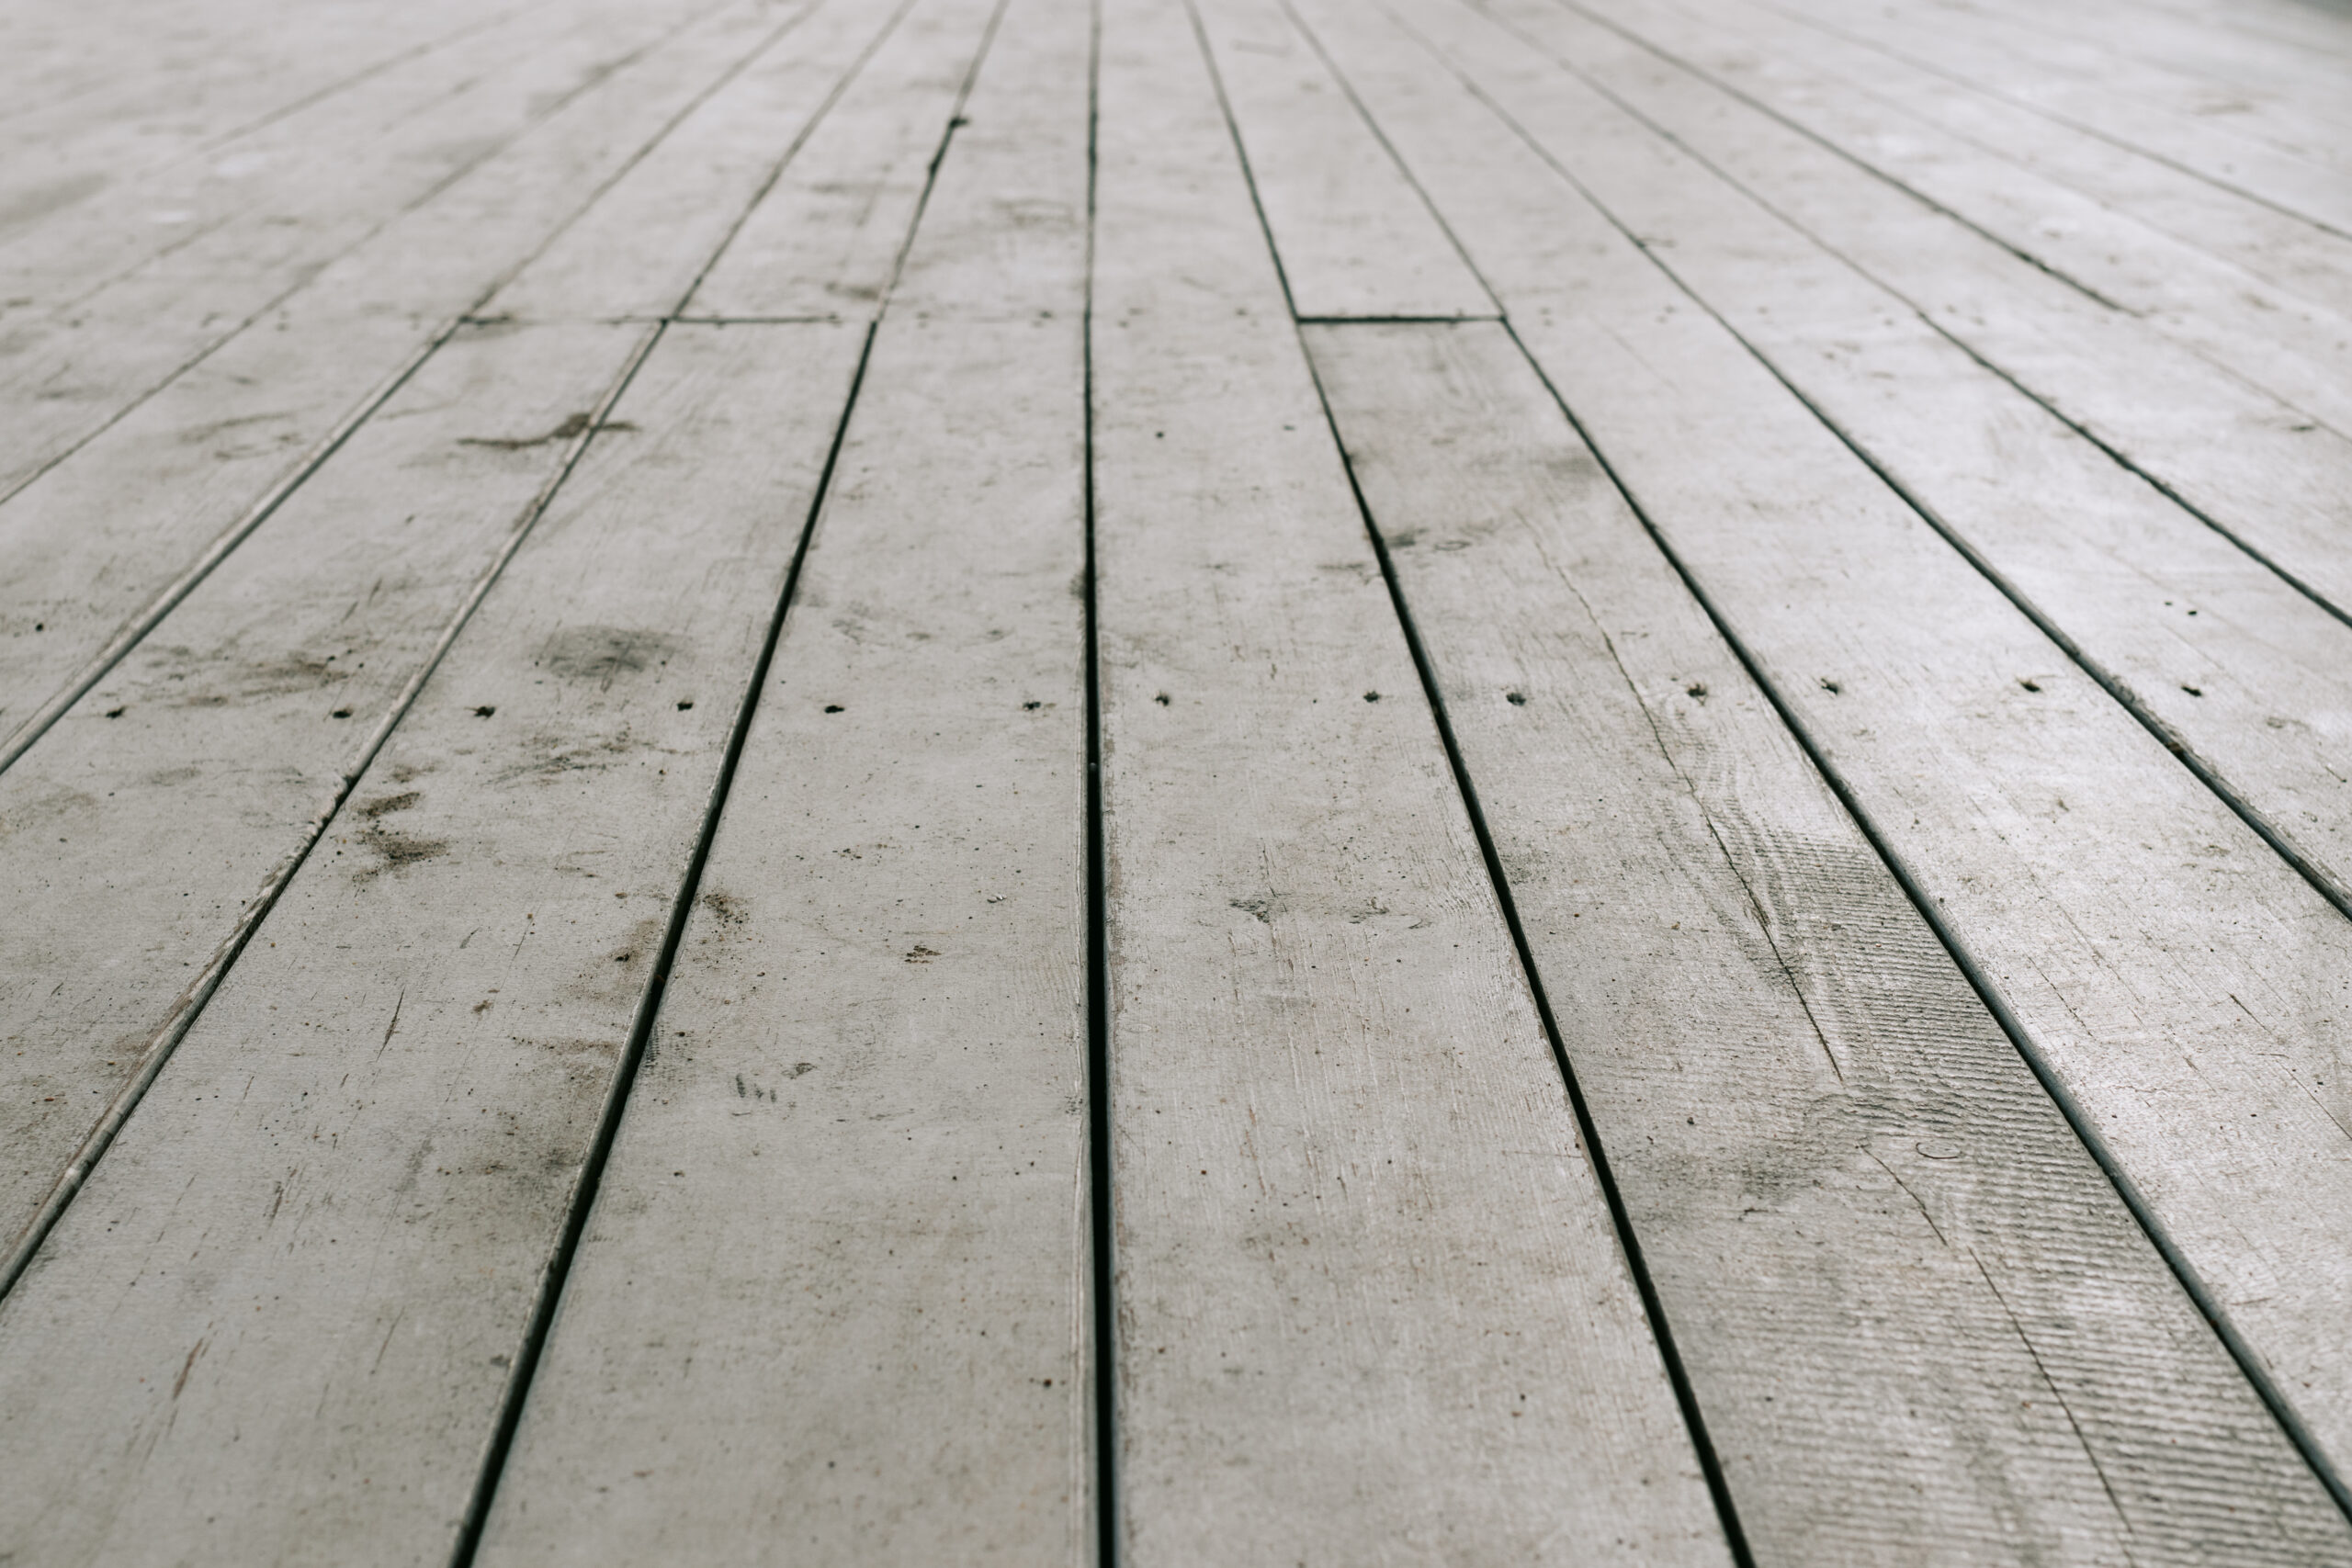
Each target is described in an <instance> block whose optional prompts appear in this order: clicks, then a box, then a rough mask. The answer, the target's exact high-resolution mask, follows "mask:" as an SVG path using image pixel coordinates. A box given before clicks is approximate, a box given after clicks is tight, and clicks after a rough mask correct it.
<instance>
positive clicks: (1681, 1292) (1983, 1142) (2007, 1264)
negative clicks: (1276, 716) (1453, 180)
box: [1308, 29, 2352, 1565]
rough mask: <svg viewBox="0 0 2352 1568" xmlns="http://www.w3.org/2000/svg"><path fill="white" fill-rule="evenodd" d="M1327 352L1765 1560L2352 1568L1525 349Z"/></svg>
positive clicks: (1430, 346)
mask: <svg viewBox="0 0 2352 1568" xmlns="http://www.w3.org/2000/svg"><path fill="white" fill-rule="evenodd" d="M1365 30H1368V29H1365ZM1361 36H1362V35H1361V32H1359V34H1358V39H1361ZM1351 41H1355V40H1351ZM1405 112H1406V113H1408V114H1409V113H1410V112H1411V111H1410V110H1409V108H1407V109H1406V110H1405ZM1308 341H1309V344H1310V346H1311V348H1312V350H1313V352H1314V355H1315V362H1316V368H1317V375H1318V377H1319V378H1320V380H1321V382H1322V384H1323V386H1324V388H1325V390H1326V393H1327V395H1328V396H1329V399H1330V400H1331V403H1332V407H1333V412H1334V414H1335V416H1336V418H1337V420H1338V423H1339V427H1340V434H1341V436H1342V439H1343V440H1344V441H1345V443H1346V446H1347V450H1348V453H1349V457H1350V459H1351V463H1352V464H1353V467H1354V471H1355V474H1356V477H1357V479H1358V481H1359V482H1360V483H1361V484H1362V485H1363V489H1364V493H1365V496H1366V498H1367V501H1368V502H1369V504H1370V506H1371V510H1372V513H1373V515H1374V519H1375V521H1376V522H1377V523H1378V525H1380V527H1381V528H1382V529H1383V531H1384V532H1385V534H1386V536H1387V537H1388V540H1389V547H1390V551H1391V557H1392V559H1393V560H1394V562H1395V570H1396V572H1397V578H1398V581H1399V582H1400V583H1401V585H1402V587H1403V591H1404V593H1405V596H1406V598H1407V600H1408V604H1409V605H1410V608H1411V611H1412V615H1413V617H1414V621H1415V625H1416V626H1417V627H1418V628H1419V635H1420V637H1421V641H1422V645H1423V647H1424V648H1425V649H1427V650H1428V653H1429V657H1430V660H1431V663H1432V665H1433V667H1434V668H1435V671H1436V672H1437V677H1438V681H1439V684H1440V686H1441V688H1442V692H1443V694H1444V697H1445V702H1446V706H1447V709H1448V712H1449V714H1450V715H1451V717H1452V723H1453V733H1454V735H1455V737H1456V739H1457V740H1458V742H1459V744H1460V745H1461V747H1462V750H1463V755H1464V761H1466V763H1467V765H1468V769H1469V773H1470V775H1471V777H1472V779H1473V780H1474V781H1475V782H1476V787H1477V790H1478V795H1479V798H1480V801H1481V804H1482V806H1483V807H1484V810H1485V813H1486V818H1487V823H1488V825H1489V827H1490V829H1492V831H1493V832H1494V835H1495V839H1496V842H1497V847H1498V850H1499V852H1500V854H1501V858H1502V863H1503V864H1504V866H1505V867H1506V869H1507V872H1508V874H1509V875H1510V884H1511V889H1512V893H1513V896H1514V897H1515V898H1516V899H1517V901H1518V907H1519V910H1520V916H1521V920H1522V921H1523V922H1524V924H1525V927H1526V929H1527V931H1528V935H1529V939H1530V942H1531V943H1532V948H1533V951H1534V953H1535V962H1536V966H1537V969H1538V972H1539V973H1540V974H1541V976H1542V977H1543V980H1544V986H1545V987H1546V989H1547V991H1548V992H1549V995H1550V998H1551V1003H1552V1008H1553V1011H1554V1015H1555V1017H1556V1018H1557V1019H1558V1020H1559V1021H1560V1028H1561V1032H1562V1033H1563V1035H1564V1037H1565V1039H1566V1046H1567V1051H1568V1055H1569V1058H1570V1061H1571V1063H1572V1064H1573V1066H1575V1068H1576V1071H1577V1079H1578V1081H1579V1083H1580V1084H1581V1085H1582V1086H1583V1089H1584V1093H1585V1096H1586V1098H1587V1100H1588V1101H1589V1104H1590V1105H1591V1107H1592V1113H1593V1117H1594V1121H1595V1122H1596V1124H1597V1125H1598V1127H1599V1128H1600V1136H1601V1140H1602V1143H1603V1145H1604V1147H1606V1148H1607V1149H1608V1151H1609V1153H1610V1161H1611V1168H1612V1170H1613V1171H1614V1172H1615V1175H1616V1179H1617V1180H1618V1182H1619V1183H1620V1185H1621V1187H1622V1189H1623V1191H1624V1193H1625V1197H1626V1202H1627V1206H1628V1208H1629V1209H1630V1211H1631V1213H1632V1215H1633V1219H1634V1230H1635V1234H1636V1235H1639V1237H1640V1238H1641V1244H1642V1248H1643V1252H1644V1256H1645V1258H1647V1259H1648V1260H1649V1263H1650V1267H1651V1268H1652V1269H1653V1270H1654V1272H1655V1274H1656V1276H1657V1280H1658V1288H1659V1292H1660V1293H1661V1296H1662V1297H1663V1299H1664V1302H1665V1305H1666V1312H1667V1318H1668V1322H1669V1323H1670V1324H1671V1325H1672V1326H1673V1329H1674V1337H1675V1342H1676V1345H1677V1346H1678V1348H1679V1350H1680V1353H1681V1355H1682V1357H1683V1359H1684V1363H1685V1365H1687V1366H1688V1367H1689V1368H1690V1369H1691V1379H1692V1382H1693V1384H1694V1386H1695V1388H1696V1390H1697V1393H1698V1397H1699V1403H1700V1407H1701V1409H1702V1412H1703V1413H1704V1415H1705V1417H1706V1420H1707V1424H1708V1429H1709V1432H1710V1434H1711V1435H1712V1436H1713V1439H1714V1441H1715V1444H1716V1447H1717V1451H1718V1452H1719V1453H1721V1454H1722V1455H1723V1460H1724V1468H1725V1472H1726V1474H1727V1477H1728V1479H1729V1481H1730V1483H1731V1487H1732V1491H1733V1495H1734V1497H1735V1499H1736V1503H1737V1505H1738V1508H1739V1512H1740V1517H1741V1523H1742V1525H1743V1527H1744V1529H1745V1532H1746V1535H1747V1542H1748V1545H1749V1549H1750V1551H1752V1552H1753V1554H1754V1557H1755V1560H1756V1561H1757V1562H1759V1563H1787V1564H1792V1565H1794V1564H1833V1563H1854V1564H1871V1563H1884V1562H1906V1563H1920V1564H1926V1563H1951V1564H1955V1565H1957V1564H1985V1563H1996V1562H2017V1563H2024V1562H2041V1563H2060V1562H2082V1563H2092V1562H2140V1563H2150V1564H2152V1563H2155V1562H2182V1563H2187V1562H2203V1563H2219V1562H2243V1563H2247V1564H2255V1563H2270V1562H2281V1561H2298V1562H2322V1561H2329V1560H2331V1557H2330V1553H2334V1554H2335V1558H2339V1559H2340V1558H2341V1557H2342V1556H2343V1554H2344V1552H2345V1551H2346V1548H2347V1546H2352V1543H2347V1541H2346V1532H2345V1531H2344V1529H2342V1528H2341V1526H2342V1521H2341V1520H2340V1519H2335V1518H2334V1517H2332V1515H2333V1510H2332V1509H2330V1508H2329V1507H2328V1506H2327V1505H2326V1500H2325V1499H2324V1496H2321V1495H2318V1489H2317V1488H2316V1487H2315V1486H2314V1485H2312V1483H2310V1481H2309V1479H2308V1477H2307V1476H2305V1475H2303V1474H2302V1473H2301V1462H2300V1461H2299V1460H2298V1459H2297V1457H2296V1456H2295V1454H2294V1453H2293V1451H2292V1450H2290V1448H2289V1447H2288V1445H2287V1443H2286V1442H2285V1440H2284V1439H2283V1438H2281V1436H2280V1435H2279V1433H2278V1430H2277V1428H2276V1427H2275V1426H2274V1425H2273V1424H2272V1423H2271V1421H2270V1419H2269V1416H2268V1414H2267V1412H2266V1411H2265V1410H2264V1409H2263V1408H2262V1406H2261V1405H2260V1404H2259V1403H2258V1401H2257V1400H2256V1398H2255V1396H2254V1394H2253V1393H2252V1391H2251V1390H2250V1389H2248V1388H2247V1387H2246V1386H2245V1381H2244V1379H2243V1378H2242V1377H2241V1376H2240V1375H2239V1372H2238V1369H2237V1368H2236V1366H2235V1365H2234V1364H2233V1362H2232V1361H2231V1360H2230V1359H2229V1357H2228V1355H2227V1353H2226V1352H2225V1351H2224V1350H2223V1348H2222V1346H2221V1344H2220V1343H2219V1342H2218V1341H2217V1340H2216V1339H2215V1338H2214V1337H2213V1336H2212V1333H2211V1330H2210V1329H2209V1328H2208V1327H2207V1325H2206V1324H2205V1323H2204V1321H2203V1320H2202V1319H2201V1318H2200V1317H2199V1315H2198V1314H2197V1311H2196V1309H2195V1307H2194V1305H2193V1304H2192V1303H2190V1302H2189V1300H2188V1297H2187V1296H2186V1295H2185V1294H2184V1293H2183V1292H2181V1290H2180V1287H2179V1284H2178V1282H2177V1280H2175V1279H2174V1278H2173V1276H2172V1274H2171V1272H2170V1270H2169V1269H2166V1268H2165V1264H2164V1261H2163V1259H2162V1258H2160V1257H2159V1256H2158V1255H2157V1253H2156V1251H2155V1249H2154V1247H2150V1246H2149V1245H2148V1242H2147V1238H2146V1237H2145V1236H2144V1235H2142V1234H2141V1232H2140V1230H2139V1228H2138V1226H2137V1224H2135V1223H2134V1222H2133V1220H2132V1219H2131V1214H2130V1213H2129V1212H2128V1211H2127V1210H2126V1209H2125V1208H2124V1206H2123V1204H2122V1203H2121V1202H2120V1201H2118V1199H2117V1198H2116V1195H2115V1192H2114V1190H2113V1189H2112V1187H2110V1186H2109V1183H2108V1180H2107V1178H2106V1177H2105V1175H2104V1174H2102V1173H2101V1172H2100V1170H2099V1169H2098V1167H2097V1165H2095V1164H2094V1163H2093V1162H2092V1161H2091V1159H2090V1158H2089V1156H2087V1155H2086V1153H2085V1152H2084V1150H2083V1148H2082V1145H2080V1143H2079V1142H2078V1141H2077V1140H2076V1139H2075V1134H2074V1132H2073V1130H2072V1129H2071V1128H2069V1127H2068V1126H2067V1125H2066V1122H2065V1121H2064V1118H2063V1117H2061V1116H2060V1115H2059V1113H2058V1111H2057V1109H2056V1107H2054V1106H2053V1105H2052V1104H2051V1102H2050V1100H2049V1099H2048V1097H2047V1096H2046V1095H2045V1094H2044V1093H2043V1092H2042V1090H2041V1086H2040V1084H2038V1083H2037V1082H2035V1080H2034V1078H2033V1076H2032V1074H2031V1073H2030V1072H2029V1071H2028V1070H2027V1068H2026V1066H2025V1064H2024V1063H2022V1062H2021V1061H2019V1060H2018V1055H2017V1053H2016V1052H2015V1050H2014V1049H2012V1047H2011V1046H2010V1044H2009V1042H2008V1041H2007V1038H2006V1037H2005V1036H2004V1035H2003V1034H2002V1032H2001V1030H2000V1027H1999V1025H1998V1024H1996V1022H1995V1021H1994V1020H1993V1019H1992V1018H1991V1017H1990V1016H1989V1015H1988V1014H1987V1013H1986V1012H1985V1009H1984V1007H1983V1006H1982V1004H1981V1003H1980V1002H1979V1001H1978V999H1977V998H1976V996H1975V995H1974V993H1973V991H1972V990H1971V989H1970V987H1969V986H1968V983H1967V981H1966V980H1965V979H1964V978H1963V977H1962V975H1961V973H1960V972H1959V970H1958V969H1957V968H1956V967H1955V966H1954V965H1953V964H1952V963H1951V958H1950V956H1949V955H1948V954H1947V953H1945V952H1944V950H1943V948H1942V946H1941V944H1940V943H1939V942H1937V940H1936V938H1935V936H1934V934H1933V933H1932V932H1931V931H1929V930H1928V926H1927V924H1926V923H1925V922H1924V921H1923V920H1921V919H1919V917H1918V915H1917V911H1916V910H1914V909H1913V908H1912V906H1911V904H1910V902H1909V901H1908V899H1907V898H1906V897H1905V896H1904V894H1903V891H1902V889H1901V887H1900V886H1898V885H1897V884H1896V882H1895V880H1894V877H1893V876H1892V875H1890V874H1888V873H1887V871H1886V869H1885V867H1884V866H1883V864H1882V863H1880V862H1879V860H1878V858H1877V856H1876V855H1875V854H1874V853H1873V852H1872V851H1871V847H1870V845H1869V844H1868V842H1867V841H1866V840H1864V839H1863V838H1862V836H1861V834H1860V832H1858V831H1857V830H1856V829H1855V828H1854V825H1853V823H1852V822H1851V820H1850V819H1849V818H1847V817H1846V815H1845V813H1844V812H1843V811H1842V810H1841V809H1840V808H1839V807H1838V804H1837V802H1836V801H1835V799H1834V798H1832V796H1831V795H1830V793H1829V791H1828V790H1827V789H1826V787H1825V786H1824V784H1822V782H1821V780H1820V779H1819V777H1818V776H1817V775H1816V774H1815V773H1814V771H1813V769H1812V767H1811V765H1810V763H1809V762H1808V761H1806V759H1805V758H1804V754H1803V752H1802V751H1800V750H1798V748H1797V746H1796V745H1795V743H1794V741H1793V740H1792V738H1791V737H1790V736H1789V734H1788V732H1787V730H1786V729H1785V728H1783V727H1782V725H1781V721H1780V719H1779V716H1777V715H1776V714H1775V713H1774V712H1773V711H1772V709H1771V708H1770V705H1768V704H1767V703H1766V702H1765V700H1764V697H1763V694H1761V693H1759V692H1758V691H1757V690H1756V688H1755V686H1754V684H1753V682H1751V681H1750V680H1749V678H1748V677H1747V672H1746V671H1744V670H1743V669H1742V668H1741V667H1740V665H1739V663H1738V661H1737V660H1736V658H1735V657H1734V655H1733V653H1732V651H1731V649H1728V648H1727V647H1725V646H1724V643H1723V641H1722V639H1721V638H1720V637H1718V636H1717V635H1716V634H1715V631H1714V628H1713V626H1711V625H1710V624H1709V623H1708V621H1707V619H1706V617H1705V615H1704V614H1703V613H1702V611H1701V610H1700V608H1699V606H1698V604H1696V603H1695V602H1694V601H1693V600H1692V599H1691V596H1690V594H1689V592H1688V591H1687V590H1686V589H1685V588H1684V587H1683V585H1682V583H1681V581H1679V579H1678V578H1677V577H1676V576H1675V574H1674V572H1673V570H1672V568H1671V567H1669V566H1668V563H1667V561H1666V560H1665V558H1663V557H1662V556H1661V555H1660V554H1659V553H1658V551H1657V548H1656V547H1655V546H1654V545H1653V544H1652V543H1651V541H1650V539H1649V537H1648V536H1646V535H1645V533H1644V532H1643V531H1642V528H1641V526H1640V525H1639V524H1638V522H1636V520H1635V519H1634V515H1633V513H1631V511H1630V510H1629V509H1627V507H1626V506H1625V504H1624V502H1623V500H1622V499H1621V498H1620V497H1619V496H1618V494H1617V492H1616V491H1615V489H1614V487H1613V486H1611V483H1610V482H1609V479H1608V477H1607V475H1606V474H1605V473H1604V472H1603V471H1602V469H1601V468H1600V465H1599V464H1597V463H1596V462H1594V461H1593V459H1592V457H1591V455H1590V453H1589V451H1588V450H1587V449H1586V448H1585V446H1583V444H1582V442H1581V441H1579V440H1578V439H1577V436H1576V435H1575V434H1574V432H1573V431H1572V430H1571V429H1570V428H1569V426H1568V423H1567V422H1566V419H1565V418H1564V417H1563V416H1562V415H1561V413H1560V412H1559V410H1558V408H1557V407H1556V405H1555V404H1554V403H1553V401H1552V400H1551V397H1550V394H1549V393H1548V391H1546V389H1544V385H1543V383H1542V381H1541V380H1540V379H1539V378H1537V377H1536V375H1535V374H1534V372H1533V370H1532V368H1531V367H1529V366H1528V364H1527V362H1526V360H1525V359H1524V358H1523V357H1522V355H1521V352H1520V350H1519V348H1518V346H1517V344H1514V343H1513V342H1512V341H1511V339H1510V336H1509V335H1508V334H1507V333H1505V332H1503V331H1502V330H1501V329H1500V328H1499V327H1476V326H1465V327H1463V328H1460V329H1453V328H1439V327H1405V326H1397V327H1373V326H1365V327H1349V328H1324V329H1316V330H1315V331H1313V332H1311V333H1309V339H1308ZM1863 1412H1867V1413H1868V1416H1867V1418H1863V1417H1861V1416H1860V1413H1863Z"/></svg>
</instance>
